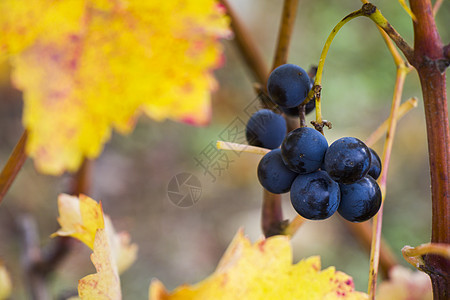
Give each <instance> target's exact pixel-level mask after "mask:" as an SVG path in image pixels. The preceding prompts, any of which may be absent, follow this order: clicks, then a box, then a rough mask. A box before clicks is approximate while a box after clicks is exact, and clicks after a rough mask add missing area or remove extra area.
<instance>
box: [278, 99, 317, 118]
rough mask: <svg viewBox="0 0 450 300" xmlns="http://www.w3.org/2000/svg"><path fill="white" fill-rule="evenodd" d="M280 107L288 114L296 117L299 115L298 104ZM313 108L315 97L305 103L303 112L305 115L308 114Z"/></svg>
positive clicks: (314, 106)
mask: <svg viewBox="0 0 450 300" xmlns="http://www.w3.org/2000/svg"><path fill="white" fill-rule="evenodd" d="M280 108H281V110H282V111H283V112H284V113H285V114H286V115H288V116H291V117H298V116H299V115H300V112H299V109H298V106H295V107H291V108H285V107H282V106H280ZM314 108H316V101H315V99H312V100H311V101H309V102H308V103H306V105H305V114H306V115H307V114H309V113H310V112H312V111H313V110H314Z"/></svg>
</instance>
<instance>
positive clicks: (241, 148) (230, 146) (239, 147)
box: [216, 141, 270, 155]
mask: <svg viewBox="0 0 450 300" xmlns="http://www.w3.org/2000/svg"><path fill="white" fill-rule="evenodd" d="M216 148H217V149H219V150H231V151H236V152H246V153H252V154H259V155H265V154H267V153H269V152H270V149H266V148H262V147H256V146H250V145H245V144H238V143H231V142H224V141H217V142H216Z"/></svg>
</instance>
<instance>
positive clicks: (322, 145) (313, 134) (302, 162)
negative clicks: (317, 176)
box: [281, 127, 328, 174]
mask: <svg viewBox="0 0 450 300" xmlns="http://www.w3.org/2000/svg"><path fill="white" fill-rule="evenodd" d="M327 148H328V143H327V140H326V139H325V137H324V136H323V135H322V134H321V133H320V132H318V131H317V130H315V129H312V128H309V127H301V128H297V129H295V130H293V131H291V132H289V133H288V134H287V136H286V138H285V139H284V141H283V143H282V144H281V156H282V157H283V161H284V163H285V164H286V166H288V168H289V169H291V170H292V171H295V172H297V173H300V174H305V173H311V172H314V171H316V170H318V169H319V168H320V166H321V165H322V161H323V157H324V155H325V152H326V151H327Z"/></svg>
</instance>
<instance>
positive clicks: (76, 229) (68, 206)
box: [52, 194, 105, 249]
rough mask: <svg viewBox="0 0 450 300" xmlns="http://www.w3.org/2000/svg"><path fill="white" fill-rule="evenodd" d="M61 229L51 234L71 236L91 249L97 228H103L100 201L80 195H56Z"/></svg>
mask: <svg viewBox="0 0 450 300" xmlns="http://www.w3.org/2000/svg"><path fill="white" fill-rule="evenodd" d="M58 210H59V217H58V223H59V225H61V229H59V230H58V231H57V232H55V233H54V234H52V236H58V235H59V236H71V237H73V238H76V239H78V240H80V241H81V242H83V243H84V244H86V245H87V246H88V247H89V248H91V249H93V247H94V240H95V233H96V232H97V229H100V228H104V227H105V225H104V221H103V210H102V205H101V203H97V202H96V201H95V200H93V199H91V198H89V197H87V196H85V195H80V197H79V198H78V197H75V196H70V195H67V194H61V195H59V197H58Z"/></svg>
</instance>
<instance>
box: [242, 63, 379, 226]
mask: <svg viewBox="0 0 450 300" xmlns="http://www.w3.org/2000/svg"><path fill="white" fill-rule="evenodd" d="M311 85H312V84H311V81H310V78H309V76H308V75H307V73H306V72H305V71H304V70H303V69H302V68H300V67H298V66H295V65H292V64H286V65H282V66H280V67H278V68H276V69H275V70H274V71H273V72H272V73H271V75H270V77H269V80H268V84H267V90H268V93H269V96H270V98H271V99H272V100H273V101H274V102H275V103H276V104H277V105H278V106H280V107H281V108H282V110H283V111H285V110H288V109H296V108H297V107H298V106H299V105H300V104H301V103H302V102H303V101H304V99H305V98H306V96H307V94H308V92H309V90H310V89H311ZM285 112H286V111H285ZM246 136H247V140H248V142H249V144H251V145H254V146H260V147H265V148H269V149H272V151H270V152H269V153H267V154H266V155H265V156H264V157H263V158H262V159H261V161H260V163H259V165H258V179H259V182H260V183H261V185H262V186H263V187H264V188H265V189H267V190H268V191H270V192H272V193H275V194H281V193H286V192H289V191H290V198H291V202H292V206H293V207H294V209H295V210H296V211H297V213H298V214H300V215H301V216H302V217H304V218H306V219H310V220H323V219H326V218H329V217H330V216H332V215H333V214H334V213H335V212H336V211H338V213H339V214H340V215H341V216H342V217H343V218H345V219H346V220H348V221H351V222H363V221H366V220H369V219H370V218H372V217H373V216H374V215H375V214H376V213H377V212H378V210H379V208H380V206H381V190H380V188H379V186H378V184H377V182H376V181H375V180H376V179H377V178H378V177H379V176H380V173H381V160H380V158H379V156H378V155H377V153H376V152H375V151H374V150H373V149H370V148H368V147H367V146H366V145H365V144H364V143H363V142H362V141H360V140H359V139H357V138H354V137H344V138H341V139H338V140H337V141H335V142H334V143H332V144H331V145H330V146H328V142H327V140H326V139H325V137H324V136H323V135H322V134H321V133H320V132H318V131H317V130H315V129H312V128H308V127H301V128H297V129H295V130H293V131H291V132H289V133H288V134H287V135H286V124H285V122H284V119H283V117H282V116H281V115H278V114H276V113H274V112H272V111H271V110H268V109H263V110H260V111H258V112H257V113H255V114H254V115H253V116H252V117H251V118H250V120H249V122H248V124H247V128H246ZM280 145H281V148H278V147H279V146H280Z"/></svg>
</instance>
